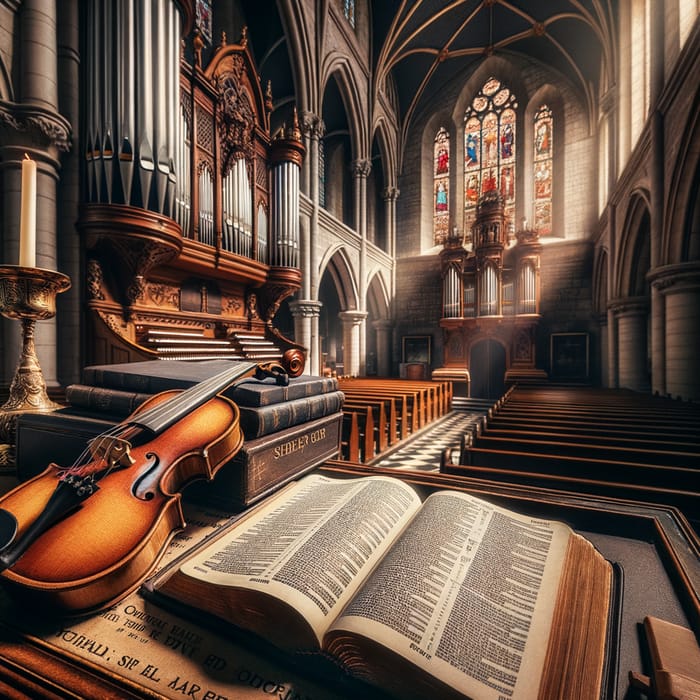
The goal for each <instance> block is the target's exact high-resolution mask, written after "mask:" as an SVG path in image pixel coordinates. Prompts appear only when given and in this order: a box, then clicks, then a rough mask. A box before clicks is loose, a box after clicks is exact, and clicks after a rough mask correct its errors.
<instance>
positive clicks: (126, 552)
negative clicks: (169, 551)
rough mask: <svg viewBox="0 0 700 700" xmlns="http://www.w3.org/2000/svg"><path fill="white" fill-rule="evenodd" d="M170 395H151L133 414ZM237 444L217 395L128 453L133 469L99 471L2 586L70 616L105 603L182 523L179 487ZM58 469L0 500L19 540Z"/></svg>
mask: <svg viewBox="0 0 700 700" xmlns="http://www.w3.org/2000/svg"><path fill="white" fill-rule="evenodd" d="M178 393H180V392H176V391H170V392H164V393H162V394H158V395H156V396H153V397H152V398H151V399H149V400H148V401H146V402H145V403H144V404H143V405H141V406H140V407H139V408H138V409H137V411H135V412H134V413H133V414H132V417H133V418H134V419H138V415H139V413H141V412H144V411H148V410H149V409H152V408H153V407H154V406H157V405H158V404H159V403H161V402H166V401H169V400H171V399H172V398H173V396H174V395H176V394H178ZM128 422H129V419H127V421H125V423H128ZM242 443H243V435H242V433H241V430H240V425H239V411H238V407H237V406H236V405H235V404H234V403H233V402H232V401H230V400H229V399H227V398H224V397H221V396H218V395H217V396H215V397H214V398H211V399H209V400H208V401H206V403H203V404H202V405H200V406H198V407H196V408H194V409H193V410H191V411H190V412H189V413H188V414H187V415H186V417H185V418H183V419H181V420H179V421H178V422H176V423H175V424H174V425H172V426H170V427H168V429H167V430H165V431H163V432H162V433H161V434H159V435H156V436H155V437H153V438H152V439H150V440H149V441H147V442H145V443H143V444H139V445H136V446H134V447H132V448H131V450H130V455H131V458H133V463H132V464H131V465H130V466H127V467H123V468H118V469H114V470H112V471H110V472H109V473H107V474H106V476H104V478H101V479H100V481H99V488H98V489H97V490H96V491H95V492H94V493H93V494H92V495H90V497H89V498H86V499H85V500H84V501H82V503H81V504H80V505H79V506H78V507H77V508H76V509H75V510H73V511H72V512H71V513H68V514H66V515H65V516H63V517H62V518H61V519H59V520H58V521H57V522H55V523H54V524H52V525H51V526H50V527H48V528H47V529H46V530H45V531H44V532H42V533H41V534H39V536H38V537H37V538H36V540H35V541H33V543H32V544H31V546H29V548H28V549H27V550H26V551H25V552H24V553H23V554H22V555H21V556H20V557H19V559H18V560H17V561H16V562H14V563H13V564H12V565H11V566H10V567H9V568H6V569H5V570H4V571H3V572H2V574H0V575H1V576H2V577H3V579H4V583H7V584H9V587H11V588H13V589H15V590H16V591H17V592H18V593H20V594H21V595H23V596H28V597H30V598H31V600H32V601H37V602H39V603H41V604H47V605H48V606H51V607H52V608H58V609H60V610H63V611H67V612H69V613H73V614H82V613H87V612H91V611H94V610H98V609H101V608H104V607H107V606H109V605H111V604H112V603H114V602H116V600H118V599H119V598H120V597H122V596H123V595H125V594H126V593H128V592H130V591H131V590H134V589H135V588H136V587H137V586H138V585H139V584H140V583H141V582H142V581H143V580H144V579H145V578H146V577H147V576H148V575H149V574H150V573H152V571H153V570H154V569H155V566H156V564H157V562H158V560H159V558H160V556H161V555H162V553H163V552H164V550H165V548H166V546H167V545H168V543H169V541H170V539H171V538H172V536H173V534H174V533H175V532H176V531H177V530H179V529H181V528H182V527H183V526H184V525H185V522H184V518H183V513H182V506H181V494H180V493H179V490H180V489H181V488H182V487H183V486H184V485H185V484H186V483H188V482H189V481H191V480H192V479H194V478H202V477H203V478H207V479H211V478H212V477H213V476H214V474H215V472H216V470H217V469H218V468H219V467H220V466H222V465H223V464H224V463H226V462H227V461H228V460H229V459H230V458H231V457H232V456H233V455H235V453H236V452H237V451H238V450H239V449H240V447H241V445H242ZM90 468H91V465H90V464H88V465H86V467H85V470H86V471H89V470H90ZM64 472H65V469H63V470H62V468H61V467H58V466H56V465H51V466H49V467H48V468H47V469H46V470H45V471H44V472H43V473H41V474H39V475H38V476H36V477H34V478H33V479H31V480H29V481H27V482H25V483H23V484H20V485H19V486H18V487H16V488H15V489H14V490H12V491H10V492H9V493H7V494H6V495H5V496H4V497H3V498H1V499H0V508H2V509H5V510H7V511H10V512H11V513H13V514H14V516H15V518H16V519H17V523H18V538H21V537H22V534H23V532H24V531H25V530H26V529H27V528H28V527H29V526H30V525H31V523H32V522H34V521H35V520H36V519H37V518H38V517H39V516H40V514H41V513H42V511H43V510H44V508H45V507H46V504H47V502H48V501H49V499H50V498H51V495H52V494H53V493H54V491H55V490H56V488H57V485H58V482H59V479H60V476H61V474H62V473H64Z"/></svg>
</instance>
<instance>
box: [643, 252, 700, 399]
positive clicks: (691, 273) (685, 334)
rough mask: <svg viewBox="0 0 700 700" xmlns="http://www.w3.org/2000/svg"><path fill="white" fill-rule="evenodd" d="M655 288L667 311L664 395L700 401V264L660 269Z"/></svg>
mask: <svg viewBox="0 0 700 700" xmlns="http://www.w3.org/2000/svg"><path fill="white" fill-rule="evenodd" d="M652 284H653V287H656V288H657V290H658V294H659V295H660V296H661V298H662V301H663V308H664V325H665V328H664V334H663V335H664V338H665V348H664V351H665V352H664V360H665V368H664V375H665V389H666V392H665V393H667V394H668V395H670V396H673V397H680V398H682V399H686V400H691V401H700V362H698V349H700V263H698V262H692V263H682V264H678V265H668V266H665V267H664V268H661V269H658V270H656V271H655V273H654V277H653V278H652Z"/></svg>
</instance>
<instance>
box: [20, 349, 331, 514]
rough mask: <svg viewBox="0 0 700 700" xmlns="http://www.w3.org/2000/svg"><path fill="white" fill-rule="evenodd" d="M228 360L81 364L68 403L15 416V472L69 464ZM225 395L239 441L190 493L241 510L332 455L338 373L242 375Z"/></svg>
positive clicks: (30, 473) (187, 493)
mask: <svg viewBox="0 0 700 700" xmlns="http://www.w3.org/2000/svg"><path fill="white" fill-rule="evenodd" d="M231 364H232V363H231V361H230V360H209V361H202V362H187V361H177V360H171V361H163V360H153V361H144V362H132V363H126V364H114V365H94V366H90V367H86V368H85V369H84V370H83V376H82V383H81V384H72V385H70V386H68V387H66V403H67V404H68V406H67V407H66V408H64V409H61V410H58V411H54V412H53V413H46V414H34V415H27V416H23V417H22V418H21V419H20V420H19V421H18V435H17V464H18V468H19V476H20V478H21V479H23V480H24V479H27V478H30V477H32V476H34V475H36V474H38V473H40V472H41V471H43V469H44V468H45V467H46V466H47V465H48V464H49V463H50V462H55V463H57V464H59V465H60V466H70V465H71V464H72V463H73V461H75V460H76V459H77V458H78V457H79V456H80V454H81V453H82V451H83V450H84V449H85V447H86V445H87V441H88V440H90V439H91V438H93V437H96V436H97V435H100V434H102V433H104V432H106V431H107V430H109V429H111V428H112V427H113V426H114V425H116V424H118V423H120V422H122V421H123V420H124V419H125V418H126V417H127V416H129V415H131V414H132V413H133V412H134V411H135V410H137V409H138V407H139V406H140V405H141V404H142V403H143V402H144V401H146V399H148V398H150V397H151V396H153V395H154V394H157V393H160V392H162V391H169V390H172V389H187V388H189V387H191V386H193V385H194V384H197V383H199V382H201V381H203V380H205V379H208V378H210V377H213V376H214V375H216V374H218V373H220V372H222V371H224V370H226V369H227V368H230V367H231ZM223 394H224V395H225V396H227V397H228V398H230V399H231V400H232V401H233V402H234V403H236V405H237V406H238V408H239V410H240V423H241V429H242V431H243V435H244V438H245V440H244V443H243V447H242V448H241V449H240V450H239V452H238V453H237V454H236V455H235V457H234V458H233V459H232V460H231V461H230V462H229V463H228V464H226V465H225V466H223V467H222V468H221V469H220V470H219V472H218V473H217V475H216V477H215V479H214V481H212V482H210V483H206V482H195V483H193V484H191V485H190V486H189V487H188V488H187V489H186V491H185V496H186V497H187V498H189V499H192V500H195V501H206V503H208V504H210V505H216V506H220V507H225V508H230V509H240V508H242V507H246V506H248V505H250V504H251V503H254V502H255V501H257V500H259V499H260V498H263V497H264V496H265V495H267V494H268V493H270V492H271V491H273V490H275V489H276V488H278V487H279V486H281V485H283V484H284V483H286V482H287V481H289V480H291V479H293V478H295V477H297V476H299V475H300V474H302V473H305V472H307V471H309V470H311V469H313V468H314V467H317V466H318V465H320V464H322V463H323V462H325V461H326V460H328V459H330V458H332V457H335V456H336V455H337V453H338V449H339V445H340V434H341V429H342V406H343V400H344V394H343V392H342V391H340V390H339V388H338V380H337V379H336V378H335V377H312V376H300V377H296V378H291V379H290V380H289V384H288V385H286V386H282V385H279V384H278V383H277V382H276V381H275V379H274V378H266V379H263V380H258V379H255V378H254V377H246V378H244V379H240V380H238V381H237V382H235V383H234V384H233V385H232V386H231V387H230V388H228V389H227V390H226V391H224V392H223Z"/></svg>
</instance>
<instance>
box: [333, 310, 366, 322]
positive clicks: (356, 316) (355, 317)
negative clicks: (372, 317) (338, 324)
mask: <svg viewBox="0 0 700 700" xmlns="http://www.w3.org/2000/svg"><path fill="white" fill-rule="evenodd" d="M367 316H368V314H367V312H366V311H357V310H355V309H352V310H350V311H341V312H340V313H339V314H338V317H339V318H340V320H341V321H342V322H343V325H344V326H359V325H360V324H361V323H362V322H363V321H364V320H365V319H366V318H367Z"/></svg>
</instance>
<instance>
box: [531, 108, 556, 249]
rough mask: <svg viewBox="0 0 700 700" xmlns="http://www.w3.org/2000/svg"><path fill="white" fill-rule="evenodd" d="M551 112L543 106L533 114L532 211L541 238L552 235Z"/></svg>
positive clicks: (552, 131) (552, 134) (552, 123)
mask: <svg viewBox="0 0 700 700" xmlns="http://www.w3.org/2000/svg"><path fill="white" fill-rule="evenodd" d="M553 127H554V121H553V118H552V110H551V109H550V108H549V107H548V106H547V105H546V104H543V105H542V106H541V107H540V108H539V109H538V110H537V112H536V113H535V119H534V124H533V130H534V135H533V136H534V138H533V144H534V154H533V161H532V162H533V167H534V173H533V179H534V183H535V192H534V203H533V210H534V212H535V226H534V228H535V231H537V233H539V234H540V235H541V236H544V235H547V234H550V233H552V166H553V160H552V153H553V151H552V142H553V136H554V128H553Z"/></svg>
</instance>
